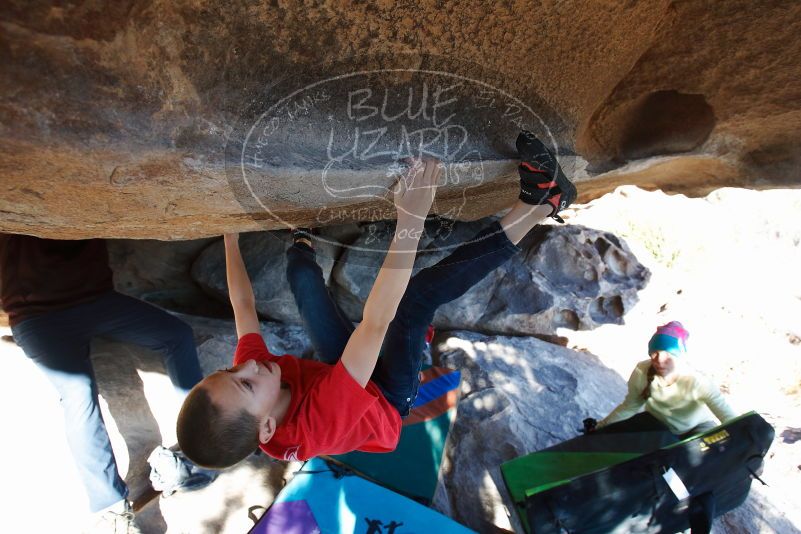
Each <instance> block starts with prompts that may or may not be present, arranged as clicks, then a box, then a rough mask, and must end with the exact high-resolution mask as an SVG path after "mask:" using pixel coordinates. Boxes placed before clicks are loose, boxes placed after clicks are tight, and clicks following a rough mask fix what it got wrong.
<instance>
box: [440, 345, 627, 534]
mask: <svg viewBox="0 0 801 534" xmlns="http://www.w3.org/2000/svg"><path fill="white" fill-rule="evenodd" d="M433 352H434V360H435V361H438V363H439V364H440V365H444V366H445V367H451V368H456V369H460V370H461V371H462V396H461V400H460V401H459V406H458V415H457V418H456V422H455V423H454V426H453V429H452V430H451V434H450V437H449V444H448V447H447V448H446V453H445V454H446V459H445V462H444V464H443V471H442V473H443V475H442V476H443V481H442V485H441V486H440V487H439V490H438V492H437V494H436V495H435V503H434V504H435V507H436V508H438V509H440V510H443V511H446V512H447V513H448V514H449V515H450V516H451V517H453V518H454V519H456V520H457V521H459V522H461V523H464V524H465V525H468V526H470V527H471V528H473V529H476V530H477V531H478V532H494V531H497V530H498V529H499V528H504V529H509V528H510V527H512V526H516V527H517V528H515V532H519V531H521V529H520V526H519V523H518V522H517V519H516V518H512V520H511V522H510V520H509V518H508V516H507V514H508V512H507V509H506V507H505V505H504V502H506V503H508V502H509V500H508V496H507V495H506V490H505V486H504V483H503V480H502V478H501V472H500V469H499V467H500V465H501V464H502V463H503V462H506V461H508V460H511V459H513V458H517V457H518V456H522V455H524V454H528V453H530V452H534V451H537V450H540V449H543V448H546V447H550V446H552V445H556V444H557V443H559V442H561V441H564V440H566V439H570V438H573V437H575V436H576V435H577V434H578V429H579V428H581V421H582V419H584V418H585V417H596V418H601V417H603V416H605V415H606V414H607V413H609V412H610V411H611V410H612V409H613V408H614V407H615V406H616V404H617V402H619V401H620V400H621V399H622V398H623V396H624V394H625V391H626V385H625V382H624V381H623V379H622V378H621V377H620V375H618V374H617V373H615V372H614V371H612V370H611V369H608V368H607V367H606V366H604V365H603V364H602V363H601V361H600V360H599V359H598V358H597V357H596V356H594V355H592V354H589V353H584V352H576V351H573V350H570V349H566V348H563V347H560V346H557V345H553V344H551V343H546V342H544V341H540V340H539V339H535V338H527V337H502V336H485V335H482V334H477V333H473V332H448V333H446V334H443V335H441V336H439V337H438V338H437V339H435V340H434V346H433Z"/></svg>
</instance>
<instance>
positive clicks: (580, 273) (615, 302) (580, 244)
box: [333, 219, 650, 334]
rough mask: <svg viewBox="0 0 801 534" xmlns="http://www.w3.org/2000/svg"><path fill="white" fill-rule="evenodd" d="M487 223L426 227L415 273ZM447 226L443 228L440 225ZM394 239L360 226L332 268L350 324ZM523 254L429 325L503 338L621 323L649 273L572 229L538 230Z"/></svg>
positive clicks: (616, 248) (621, 249) (604, 240)
mask: <svg viewBox="0 0 801 534" xmlns="http://www.w3.org/2000/svg"><path fill="white" fill-rule="evenodd" d="M490 222H491V220H490V219H488V220H483V221H478V222H474V223H457V224H452V223H450V222H449V221H440V222H437V221H432V222H430V223H429V224H428V226H427V232H426V236H425V237H424V239H423V240H422V242H421V245H420V253H419V254H418V258H417V260H416V262H415V272H417V271H419V270H420V269H421V268H423V267H426V266H429V265H432V264H434V263H436V262H437V261H439V260H441V259H442V258H443V257H445V256H446V255H447V254H449V253H450V252H451V251H452V250H453V247H455V246H457V245H458V244H460V243H462V242H464V241H466V240H468V239H470V238H471V237H473V235H475V234H476V233H477V232H478V231H479V230H480V229H482V228H483V227H485V226H487V225H488V224H489V223H490ZM443 223H444V224H443ZM392 235H393V224H392V223H378V224H369V225H366V226H364V233H363V234H362V236H361V237H360V238H359V239H357V240H356V241H355V242H354V243H353V244H352V246H349V247H347V248H346V250H345V252H343V254H342V256H341V261H339V262H338V263H337V265H336V267H335V269H334V274H333V286H334V290H335V294H336V296H337V299H338V301H339V303H340V305H341V306H342V308H343V310H344V311H345V312H346V313H347V314H348V315H349V316H350V317H351V318H352V319H354V320H360V319H361V313H362V308H363V306H364V301H365V300H366V299H367V295H368V294H369V292H370V289H371V287H372V284H373V281H374V280H375V277H376V274H377V273H378V270H379V268H380V265H381V262H382V260H383V252H384V251H385V250H386V249H387V248H388V246H389V242H390V240H391V239H392ZM519 246H520V248H521V249H522V252H521V253H520V254H517V255H516V256H514V257H512V258H511V259H510V260H509V261H508V262H507V263H506V264H504V265H502V266H501V267H499V268H498V269H496V270H494V271H492V272H491V273H490V274H489V275H487V277H486V278H484V279H483V280H482V281H481V282H479V283H478V284H476V285H475V286H473V287H472V288H471V289H470V290H469V291H468V292H467V293H465V294H464V295H463V296H461V297H460V298H458V299H456V300H454V301H452V302H450V303H447V304H445V305H443V306H441V307H440V308H439V310H438V311H437V313H436V315H435V317H434V326H435V327H437V328H440V329H468V330H477V331H482V332H492V333H504V334H552V333H553V332H555V330H556V329H557V328H559V327H567V328H570V329H573V330H577V329H592V328H594V327H596V326H597V325H600V324H606V323H615V324H621V323H622V321H623V316H624V314H625V313H626V311H627V310H629V309H630V308H631V307H632V306H633V305H634V303H635V302H636V301H637V292H638V291H639V290H640V289H642V288H643V287H645V285H646V284H647V282H648V279H649V276H650V273H649V271H648V269H646V268H645V267H644V266H643V265H641V264H640V262H639V261H637V258H635V257H634V255H633V254H632V253H631V251H630V250H629V249H628V247H627V246H626V244H625V242H623V241H622V240H620V239H619V238H617V237H616V236H614V235H612V234H610V233H608V232H599V231H597V230H593V229H592V228H587V227H583V226H577V225H569V226H561V225H560V226H557V225H549V224H546V225H541V226H538V227H537V228H535V229H534V230H533V231H531V232H530V233H529V234H528V235H527V236H526V237H525V238H524V239H523V240H522V241H521V242H520V244H519Z"/></svg>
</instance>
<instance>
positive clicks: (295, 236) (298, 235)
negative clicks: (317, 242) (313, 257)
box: [292, 227, 314, 246]
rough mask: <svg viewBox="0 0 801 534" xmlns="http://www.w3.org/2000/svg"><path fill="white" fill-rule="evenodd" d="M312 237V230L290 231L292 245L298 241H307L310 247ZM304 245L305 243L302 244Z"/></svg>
mask: <svg viewBox="0 0 801 534" xmlns="http://www.w3.org/2000/svg"><path fill="white" fill-rule="evenodd" d="M313 235H314V230H312V229H311V228H300V227H298V228H293V229H292V244H293V245H294V244H296V243H297V242H298V241H300V240H303V239H305V240H307V241H308V242H309V243H310V245H309V246H311V243H314V241H313V240H312V236H313ZM304 244H305V243H304Z"/></svg>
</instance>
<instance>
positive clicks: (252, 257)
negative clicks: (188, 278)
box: [192, 231, 339, 323]
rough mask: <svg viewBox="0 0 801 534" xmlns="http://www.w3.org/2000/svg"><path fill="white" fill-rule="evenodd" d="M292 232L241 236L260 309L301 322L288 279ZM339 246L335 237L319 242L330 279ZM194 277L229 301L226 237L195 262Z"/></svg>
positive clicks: (269, 315) (265, 314)
mask: <svg viewBox="0 0 801 534" xmlns="http://www.w3.org/2000/svg"><path fill="white" fill-rule="evenodd" d="M291 243H292V241H291V237H290V234H289V232H286V231H277V232H257V233H249V234H243V235H241V236H240V239H239V248H240V250H241V251H242V258H243V260H244V261H245V266H246V268H247V271H248V275H249V276H250V281H251V284H252V285H253V293H254V294H255V296H256V310H257V311H258V312H259V314H260V315H261V316H263V317H265V318H268V319H273V320H277V321H283V322H287V323H300V316H299V315H298V310H297V306H296V305H295V300H294V298H293V297H292V292H291V291H290V290H289V284H288V283H287V280H286V265H287V262H286V251H287V249H288V248H289V246H290V245H291ZM338 249H339V246H338V244H336V241H334V240H333V239H326V240H321V241H319V242H315V250H317V261H318V263H319V264H320V267H322V269H323V277H324V278H325V280H326V283H327V282H328V279H329V278H330V275H331V269H332V267H333V265H334V260H335V259H336V258H337V256H338ZM192 278H193V279H194V280H195V281H196V282H197V283H198V284H199V285H200V286H201V287H202V288H203V290H205V291H207V292H208V293H209V294H210V295H212V296H213V297H215V298H217V299H219V300H221V301H224V302H228V283H227V281H226V276H225V248H224V246H223V242H222V240H218V241H216V242H214V243H212V244H211V245H209V246H208V247H207V248H206V249H205V250H204V251H203V252H202V253H201V254H200V256H198V258H197V260H196V261H195V263H194V265H193V266H192Z"/></svg>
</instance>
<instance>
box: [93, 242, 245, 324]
mask: <svg viewBox="0 0 801 534" xmlns="http://www.w3.org/2000/svg"><path fill="white" fill-rule="evenodd" d="M213 241H214V240H213V239H197V240H191V241H156V240H134V239H109V240H107V245H108V255H109V265H110V267H111V269H112V271H114V288H115V289H116V290H117V291H119V292H121V293H125V294H126V295H131V296H132V297H136V298H140V299H142V300H145V301H147V302H150V303H152V304H156V305H157V306H161V307H163V308H167V309H170V310H173V311H178V312H183V313H190V314H193V315H206V316H212V317H226V316H230V313H231V311H230V307H229V306H228V305H227V303H221V302H220V301H218V300H217V299H214V298H212V297H210V296H209V295H208V293H205V292H204V291H203V290H202V289H201V287H200V286H199V285H198V284H197V283H196V282H194V281H193V280H192V278H191V276H190V271H191V268H192V264H193V263H194V261H195V259H196V258H197V256H198V255H199V254H200V252H201V251H202V250H203V249H204V248H206V247H207V246H208V245H209V244H210V243H211V242H213Z"/></svg>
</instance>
